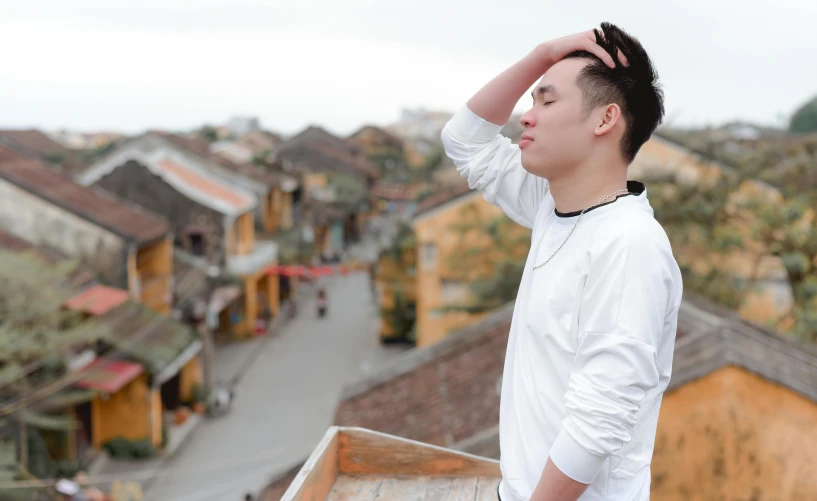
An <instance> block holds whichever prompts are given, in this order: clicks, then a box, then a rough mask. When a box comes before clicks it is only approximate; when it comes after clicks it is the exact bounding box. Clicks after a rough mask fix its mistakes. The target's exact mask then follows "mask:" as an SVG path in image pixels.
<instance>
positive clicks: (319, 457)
mask: <svg viewBox="0 0 817 501" xmlns="http://www.w3.org/2000/svg"><path fill="white" fill-rule="evenodd" d="M500 478H501V473H500V470H499V462H498V461H496V460H493V459H488V458H483V457H480V456H474V455H472V454H466V453H464V452H458V451H455V450H452V449H446V448H444V447H438V446H435V445H429V444H424V443H422V442H416V441H414V440H408V439H405V438H400V437H395V436H393V435H387V434H385V433H380V432H376V431H371V430H367V429H364V428H354V427H339V426H332V427H331V428H329V430H328V431H327V432H326V434H325V435H324V436H323V439H321V441H320V442H319V443H318V446H317V447H316V448H315V449H314V450H313V451H312V455H310V456H309V459H308V460H307V461H306V463H304V465H303V467H302V468H301V470H300V471H299V472H298V474H297V476H296V477H295V479H294V480H293V481H292V484H290V486H289V489H287V491H286V492H285V493H284V495H283V497H282V498H281V501H306V500H310V501H312V500H315V501H319V500H328V501H336V500H340V499H356V500H374V499H389V500H395V501H401V500H409V499H411V500H416V499H424V500H428V501H435V500H447V499H469V500H471V499H473V500H475V501H483V500H485V501H488V500H490V501H494V500H495V499H496V489H497V486H498V485H499V481H500Z"/></svg>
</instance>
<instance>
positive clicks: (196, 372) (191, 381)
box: [179, 355, 204, 402]
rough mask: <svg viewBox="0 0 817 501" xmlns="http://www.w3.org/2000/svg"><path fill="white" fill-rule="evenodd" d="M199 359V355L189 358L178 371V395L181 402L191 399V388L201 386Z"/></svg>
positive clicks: (201, 377) (201, 376)
mask: <svg viewBox="0 0 817 501" xmlns="http://www.w3.org/2000/svg"><path fill="white" fill-rule="evenodd" d="M203 380H204V378H203V375H202V369H201V358H200V356H199V355H196V356H195V357H193V358H191V359H190V361H189V362H187V363H186V364H184V367H182V370H180V371H179V387H180V389H179V393H180V397H181V401H182V402H189V401H191V400H192V399H193V387H195V386H196V385H197V384H198V385H201V384H203Z"/></svg>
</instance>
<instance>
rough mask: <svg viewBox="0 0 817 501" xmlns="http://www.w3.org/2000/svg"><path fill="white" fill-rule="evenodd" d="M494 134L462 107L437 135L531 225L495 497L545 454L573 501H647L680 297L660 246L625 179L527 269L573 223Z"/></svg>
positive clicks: (537, 470) (532, 475)
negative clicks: (578, 492) (570, 488)
mask: <svg viewBox="0 0 817 501" xmlns="http://www.w3.org/2000/svg"><path fill="white" fill-rule="evenodd" d="M501 128H502V126H500V125H495V124H492V123H490V122H487V121H485V120H484V119H482V118H480V117H479V116H477V115H475V114H474V113H472V112H471V111H470V110H469V109H468V108H467V107H463V108H462V109H461V110H460V111H459V112H458V113H457V114H456V115H455V116H454V117H453V118H452V119H451V121H450V122H448V124H447V125H446V126H445V128H444V129H443V132H442V140H443V145H444V146H445V151H446V154H447V155H448V156H449V157H450V158H451V159H452V160H453V162H454V163H455V165H456V166H457V170H458V171H459V172H460V173H461V174H462V176H463V177H465V178H467V179H468V184H469V186H470V187H471V188H472V189H479V190H482V191H483V192H484V196H485V200H487V201H488V202H489V203H491V204H494V205H496V206H498V207H500V208H502V209H503V210H504V211H505V213H506V214H507V215H508V216H509V217H510V218H511V219H513V220H514V221H516V222H517V223H519V224H521V225H523V226H525V227H527V228H531V229H532V230H533V233H532V238H531V249H530V252H529V253H528V259H527V263H526V265H525V271H524V273H523V275H522V282H521V284H520V286H519V293H518V295H517V298H516V304H515V307H514V313H513V320H512V322H511V332H510V337H509V339H508V349H507V352H506V355H505V369H504V373H503V380H502V396H501V403H500V411H499V438H500V450H501V458H500V467H501V469H502V477H503V479H502V482H501V484H500V488H499V491H500V494H501V496H502V501H521V500H527V499H529V498H530V496H531V495H532V494H533V491H534V489H535V488H536V486H537V484H538V483H539V478H540V477H541V475H542V471H543V470H544V468H545V464H546V463H547V459H548V457H550V458H551V460H552V461H553V463H554V464H555V465H556V467H558V468H559V470H561V471H562V472H563V473H564V474H565V475H567V476H568V477H570V478H572V479H574V480H576V481H578V482H582V483H585V484H590V485H589V487H588V488H587V490H586V491H585V493H584V494H583V495H582V496H581V497H580V498H579V499H580V500H581V501H596V500H599V501H601V500H605V501H648V500H649V496H650V462H651V460H652V454H653V445H654V443H655V431H656V424H657V421H658V411H659V408H660V407H661V399H662V396H663V393H664V390H665V389H666V388H667V384H668V383H669V380H670V374H671V372H672V355H673V349H674V345H675V329H676V324H677V320H678V309H679V307H680V303H681V294H682V281H681V272H680V270H679V268H678V265H677V263H676V262H675V259H674V258H673V255H672V249H671V248H670V243H669V240H668V239H667V236H666V233H665V232H664V230H663V228H662V227H661V225H660V224H659V223H658V222H657V221H656V220H655V218H654V217H653V210H652V207H650V204H649V202H648V201H647V192H646V190H645V188H644V185H643V184H641V183H636V182H632V181H631V182H629V183H628V187H629V188H630V190H631V191H634V192H636V195H628V196H623V197H620V198H618V199H616V200H615V202H614V203H609V204H606V205H603V206H601V207H598V208H595V209H593V210H590V211H588V212H586V213H585V214H584V215H583V216H582V218H581V221H580V222H579V225H578V227H577V228H576V230H575V232H574V233H573V235H572V236H571V237H570V238H569V239H568V241H567V243H566V244H565V245H564V247H563V248H562V249H561V250H560V251H559V252H558V253H557V254H556V256H555V257H554V258H553V259H552V260H551V261H550V262H549V263H548V264H547V265H546V266H544V267H542V268H539V269H537V270H535V271H533V270H532V268H533V266H535V265H539V264H541V263H543V262H544V261H545V260H546V259H547V258H548V257H550V256H551V255H552V254H553V252H554V251H555V250H556V249H557V248H558V247H559V245H561V244H562V242H563V241H564V240H565V238H566V237H567V235H568V233H569V232H570V230H571V228H572V227H573V225H574V224H575V222H576V218H577V216H573V217H561V216H557V215H556V213H555V203H554V201H553V197H552V196H551V195H550V192H549V189H548V182H547V180H545V179H543V178H540V177H537V176H534V175H532V174H530V173H528V172H527V171H525V170H524V168H523V167H522V164H521V157H520V150H519V147H518V146H517V145H515V144H512V143H511V141H510V140H509V139H508V138H506V137H503V136H502V135H500V134H499V131H500V129H501Z"/></svg>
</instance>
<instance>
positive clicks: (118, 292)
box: [65, 285, 128, 316]
mask: <svg viewBox="0 0 817 501" xmlns="http://www.w3.org/2000/svg"><path fill="white" fill-rule="evenodd" d="M127 300H128V291H124V290H122V289H115V288H113V287H106V286H104V285H94V286H93V287H89V288H88V289H86V290H84V291H82V292H80V293H79V294H77V295H76V296H74V297H72V298H71V299H69V300H68V301H66V302H65V307H66V308H68V309H71V310H77V311H81V312H83V313H87V314H89V315H93V316H99V315H104V314H105V313H108V312H109V311H111V310H112V309H114V308H116V307H117V306H119V305H121V304H122V303H124V302H125V301H127Z"/></svg>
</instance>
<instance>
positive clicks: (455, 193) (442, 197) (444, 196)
mask: <svg viewBox="0 0 817 501" xmlns="http://www.w3.org/2000/svg"><path fill="white" fill-rule="evenodd" d="M475 193H477V192H475V191H473V190H471V189H470V188H469V187H468V184H467V183H463V184H460V185H457V186H456V187H453V188H449V189H446V190H442V191H438V192H437V193H434V194H432V195H430V196H429V197H428V198H426V199H425V200H423V201H422V202H420V205H419V206H418V207H417V212H416V214H415V216H419V215H420V214H423V213H425V212H428V211H430V210H432V209H435V208H437V207H439V206H441V205H443V204H446V203H448V202H451V201H453V200H456V199H457V198H460V197H464V196H467V195H471V194H475Z"/></svg>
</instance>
